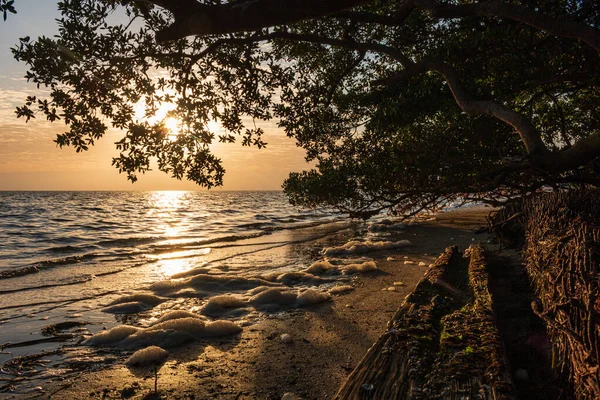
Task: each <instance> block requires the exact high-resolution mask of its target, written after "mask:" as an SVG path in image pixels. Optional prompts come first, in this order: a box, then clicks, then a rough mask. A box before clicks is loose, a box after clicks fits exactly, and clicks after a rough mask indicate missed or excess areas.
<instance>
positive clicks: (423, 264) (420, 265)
mask: <svg viewBox="0 0 600 400" xmlns="http://www.w3.org/2000/svg"><path fill="white" fill-rule="evenodd" d="M426 265H427V264H425V263H424V262H423V261H421V262H420V263H419V267H424V266H426Z"/></svg>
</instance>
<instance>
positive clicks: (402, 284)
mask: <svg viewBox="0 0 600 400" xmlns="http://www.w3.org/2000/svg"><path fill="white" fill-rule="evenodd" d="M394 286H406V285H405V284H404V282H400V281H398V282H394Z"/></svg>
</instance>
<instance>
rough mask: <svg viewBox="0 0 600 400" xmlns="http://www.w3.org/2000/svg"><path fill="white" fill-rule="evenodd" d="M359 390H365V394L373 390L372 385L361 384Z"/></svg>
mask: <svg viewBox="0 0 600 400" xmlns="http://www.w3.org/2000/svg"><path fill="white" fill-rule="evenodd" d="M360 388H361V389H362V390H366V391H367V392H370V391H371V390H373V388H374V386H373V384H372V383H363V384H362V385H360Z"/></svg>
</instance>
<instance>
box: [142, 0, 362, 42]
mask: <svg viewBox="0 0 600 400" xmlns="http://www.w3.org/2000/svg"><path fill="white" fill-rule="evenodd" d="M130 1H131V0H130ZM148 1H149V2H150V3H152V4H155V5H157V6H159V7H161V8H164V9H166V10H168V11H170V12H171V13H173V15H174V16H175V22H174V23H173V24H172V25H171V26H169V27H168V28H166V29H164V30H162V31H160V32H158V33H157V36H156V39H157V40H158V41H159V42H165V41H170V40H177V39H181V38H184V37H186V36H190V35H197V36H207V35H219V34H227V33H235V32H248V31H256V30H259V29H263V28H269V27H272V26H277V25H286V24H291V23H294V22H298V21H303V20H306V19H311V18H317V17H323V16H326V15H331V14H334V13H337V12H341V11H344V10H347V9H350V8H352V7H355V6H358V5H361V4H364V3H367V2H369V0H286V1H281V0H245V1H235V2H230V3H226V4H221V5H214V6H208V5H205V4H201V3H198V2H197V1H195V0H175V1H166V0H148Z"/></svg>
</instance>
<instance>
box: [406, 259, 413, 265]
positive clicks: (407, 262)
mask: <svg viewBox="0 0 600 400" xmlns="http://www.w3.org/2000/svg"><path fill="white" fill-rule="evenodd" d="M414 263H415V262H414V261H410V260H408V261H404V265H409V264H414Z"/></svg>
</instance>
